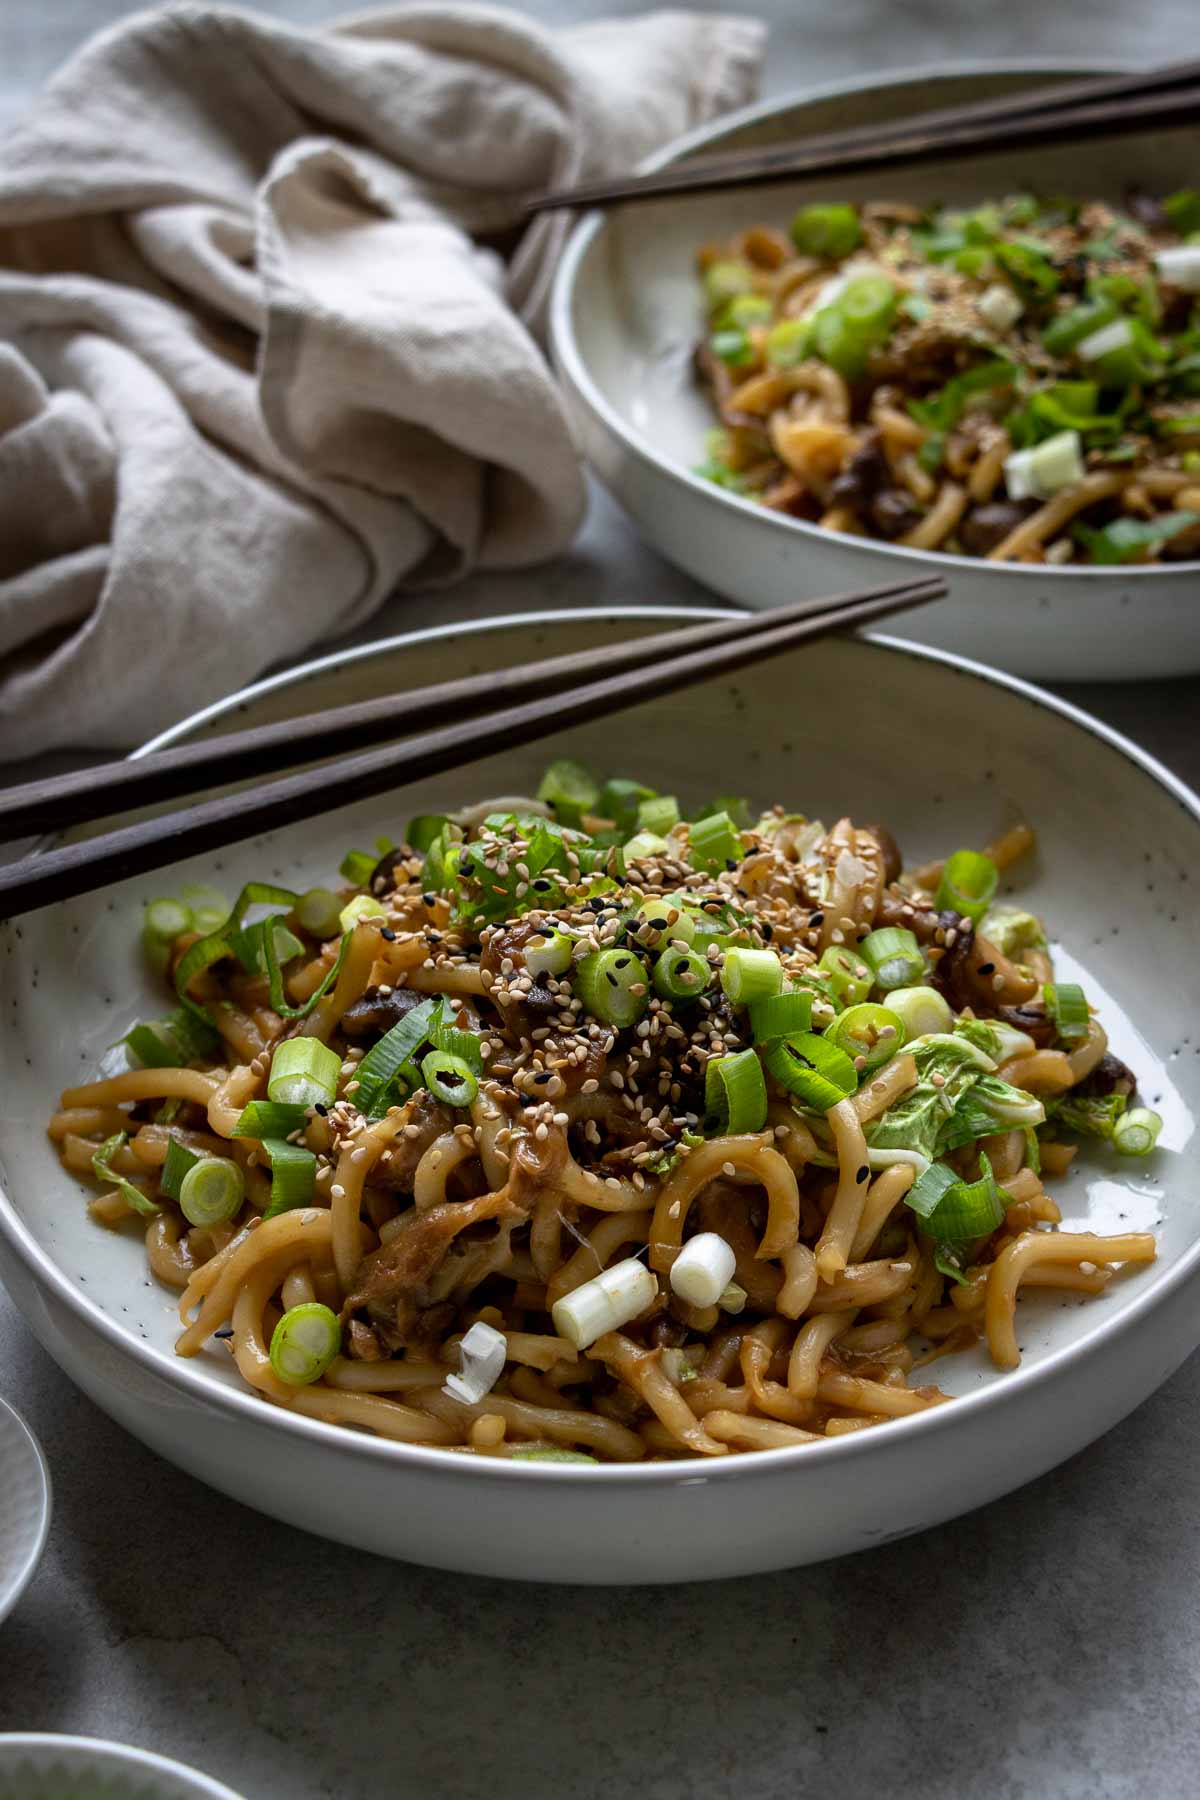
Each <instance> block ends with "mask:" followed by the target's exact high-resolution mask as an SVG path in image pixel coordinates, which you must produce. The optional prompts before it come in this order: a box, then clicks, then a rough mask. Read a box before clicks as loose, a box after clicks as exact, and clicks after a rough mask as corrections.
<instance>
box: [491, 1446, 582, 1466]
mask: <svg viewBox="0 0 1200 1800" xmlns="http://www.w3.org/2000/svg"><path fill="white" fill-rule="evenodd" d="M599 1460H600V1459H599V1457H596V1456H589V1455H588V1454H587V1452H586V1451H584V1450H562V1449H560V1448H559V1446H558V1445H557V1444H514V1446H513V1452H512V1455H511V1457H510V1458H509V1461H510V1462H543V1463H593V1464H594V1463H597V1462H599Z"/></svg>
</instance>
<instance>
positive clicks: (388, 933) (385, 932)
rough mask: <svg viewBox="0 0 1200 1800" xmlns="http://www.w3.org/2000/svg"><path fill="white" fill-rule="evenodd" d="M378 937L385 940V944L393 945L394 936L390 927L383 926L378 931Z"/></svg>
mask: <svg viewBox="0 0 1200 1800" xmlns="http://www.w3.org/2000/svg"><path fill="white" fill-rule="evenodd" d="M379 935H380V937H381V938H383V939H384V940H385V942H387V943H389V944H394V943H395V941H396V934H395V932H394V931H393V930H392V928H391V926H390V925H385V926H384V927H383V928H382V930H381V931H380V933H379Z"/></svg>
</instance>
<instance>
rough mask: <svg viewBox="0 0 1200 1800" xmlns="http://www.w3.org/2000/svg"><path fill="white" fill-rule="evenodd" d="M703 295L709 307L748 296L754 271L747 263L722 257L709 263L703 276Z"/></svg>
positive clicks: (752, 282)
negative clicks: (741, 295) (742, 295)
mask: <svg viewBox="0 0 1200 1800" xmlns="http://www.w3.org/2000/svg"><path fill="white" fill-rule="evenodd" d="M703 283H704V294H705V298H706V299H707V301H708V304H709V306H710V307H717V306H723V305H724V303H725V302H726V301H727V300H732V299H734V298H735V296H736V295H738V294H748V293H750V291H751V290H752V288H753V287H754V270H753V269H752V268H751V267H750V264H749V263H745V262H739V261H738V260H737V259H736V258H734V257H732V256H730V257H722V258H721V259H720V260H719V261H717V262H714V263H709V265H708V267H707V269H705V271H704V275H703Z"/></svg>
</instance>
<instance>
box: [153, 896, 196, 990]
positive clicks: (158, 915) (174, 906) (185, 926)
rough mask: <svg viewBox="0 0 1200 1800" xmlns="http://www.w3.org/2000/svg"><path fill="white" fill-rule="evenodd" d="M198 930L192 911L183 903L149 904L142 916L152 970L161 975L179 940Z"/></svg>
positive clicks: (178, 901) (156, 901)
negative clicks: (173, 946)
mask: <svg viewBox="0 0 1200 1800" xmlns="http://www.w3.org/2000/svg"><path fill="white" fill-rule="evenodd" d="M194 929H195V923H194V916H193V913H192V909H191V907H190V906H185V905H184V904H183V901H182V900H169V899H168V900H147V902H146V905H145V908H144V909H143V912H142V948H143V950H144V951H145V952H146V957H147V960H148V961H149V963H150V966H151V968H153V969H155V970H157V971H158V973H159V974H161V973H162V972H163V970H164V969H165V968H166V966H167V961H168V959H169V957H170V954H171V946H172V945H173V944H174V942H175V940H176V938H178V937H182V935H183V933H184V932H185V931H192V930H194Z"/></svg>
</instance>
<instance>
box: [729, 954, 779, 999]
mask: <svg viewBox="0 0 1200 1800" xmlns="http://www.w3.org/2000/svg"><path fill="white" fill-rule="evenodd" d="M721 986H722V987H723V988H724V990H725V994H726V996H727V998H728V999H730V1000H731V1001H732V1002H733V1004H734V1005H735V1006H749V1005H750V1003H751V1002H752V1001H754V1000H769V999H771V998H772V996H773V995H776V994H778V993H779V991H780V989H781V988H782V987H783V964H782V963H781V962H780V960H779V958H778V957H777V956H776V954H775V952H774V951H773V950H746V949H743V948H740V947H737V946H735V947H734V948H733V949H731V950H727V951H726V952H725V961H724V962H723V964H722V965H721Z"/></svg>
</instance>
